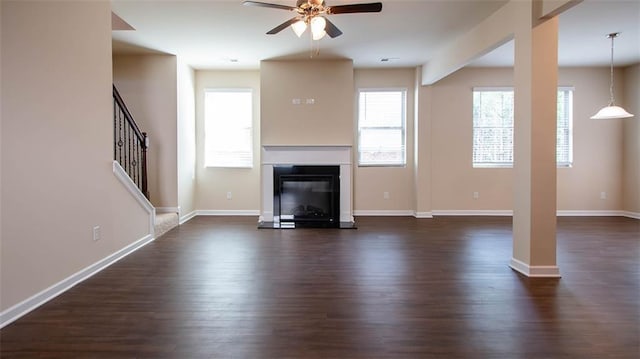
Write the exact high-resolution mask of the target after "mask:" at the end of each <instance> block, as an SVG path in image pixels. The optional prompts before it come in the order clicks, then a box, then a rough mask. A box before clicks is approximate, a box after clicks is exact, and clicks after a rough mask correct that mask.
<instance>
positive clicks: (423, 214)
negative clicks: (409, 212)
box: [413, 212, 433, 218]
mask: <svg viewBox="0 0 640 359" xmlns="http://www.w3.org/2000/svg"><path fill="white" fill-rule="evenodd" d="M413 216H414V217H416V218H433V213H432V212H413Z"/></svg>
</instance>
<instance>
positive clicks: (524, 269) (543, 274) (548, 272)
mask: <svg viewBox="0 0 640 359" xmlns="http://www.w3.org/2000/svg"><path fill="white" fill-rule="evenodd" d="M509 267H511V269H513V270H515V271H516V272H519V273H521V274H524V275H526V276H527V277H532V278H534V277H535V278H560V268H558V266H530V265H528V264H526V263H524V262H522V261H519V260H517V259H515V258H511V263H510V264H509Z"/></svg>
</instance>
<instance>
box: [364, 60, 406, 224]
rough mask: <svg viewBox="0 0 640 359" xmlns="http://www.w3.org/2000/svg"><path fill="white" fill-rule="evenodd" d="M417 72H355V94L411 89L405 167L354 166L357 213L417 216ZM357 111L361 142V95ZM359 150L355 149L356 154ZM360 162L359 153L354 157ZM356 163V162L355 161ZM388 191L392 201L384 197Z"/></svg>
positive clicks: (389, 70) (398, 70)
mask: <svg viewBox="0 0 640 359" xmlns="http://www.w3.org/2000/svg"><path fill="white" fill-rule="evenodd" d="M415 71H416V70H415V69H413V68H409V69H380V70H366V69H362V70H355V71H354V83H355V89H354V93H355V92H356V91H357V90H358V89H365V88H395V89H406V90H407V108H406V113H407V118H406V121H407V122H406V146H407V149H406V151H407V165H406V166H405V167H358V166H357V164H356V165H354V211H355V213H356V215H357V214H358V213H360V214H363V213H367V212H368V211H376V212H378V211H379V213H381V214H382V213H386V214H404V215H407V214H413V212H414V209H415V199H414V193H415V192H414V185H413V184H414V182H413V181H414V171H413V170H414V152H413V140H414V132H413V129H414V115H415V112H414V111H413V109H414V100H415V96H414V86H415V80H416V79H415ZM354 104H355V107H356V110H355V111H354V112H353V115H352V117H353V120H352V124H353V127H354V130H353V131H354V133H355V135H354V136H355V137H354V140H353V141H354V143H357V138H356V137H357V121H356V118H357V95H355V96H354ZM355 150H356V149H354V151H355ZM354 161H357V154H355V155H354ZM354 163H355V162H354ZM384 192H388V193H389V198H388V199H385V198H384Z"/></svg>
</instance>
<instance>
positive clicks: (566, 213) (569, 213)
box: [558, 210, 624, 217]
mask: <svg viewBox="0 0 640 359" xmlns="http://www.w3.org/2000/svg"><path fill="white" fill-rule="evenodd" d="M620 216H624V212H623V211H612V210H604V211H590V210H559V211H558V217H620Z"/></svg>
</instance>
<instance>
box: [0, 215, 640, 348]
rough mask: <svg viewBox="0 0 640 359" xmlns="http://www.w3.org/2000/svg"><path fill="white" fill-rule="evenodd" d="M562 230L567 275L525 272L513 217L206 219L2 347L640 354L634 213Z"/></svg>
mask: <svg viewBox="0 0 640 359" xmlns="http://www.w3.org/2000/svg"><path fill="white" fill-rule="evenodd" d="M557 242H558V264H559V267H560V271H561V274H562V278H561V279H541V278H538V279H531V278H526V277H523V276H521V275H519V274H518V273H516V272H514V271H512V270H511V269H510V268H509V267H508V263H509V260H510V258H511V248H512V247H511V246H512V244H511V219H510V218H508V217H437V218H435V219H414V218H402V217H392V218H389V217H384V218H382V217H362V218H358V229H357V230H339V229H311V228H303V229H296V230H270V229H262V230H258V229H256V220H255V218H241V217H196V218H194V219H192V220H191V221H189V222H187V223H186V224H184V225H182V226H180V227H178V228H175V229H174V230H172V231H170V232H168V233H167V234H165V235H164V236H163V237H161V238H160V239H158V240H156V241H154V242H153V243H151V244H149V245H147V246H145V247H143V248H142V249H140V250H138V251H137V252H135V253H133V254H131V255H129V256H128V257H126V258H124V259H122V260H121V261H119V262H117V263H115V264H114V265H112V266H110V267H109V268H107V269H105V270H103V271H102V272H100V273H98V274H96V275H95V276H93V277H91V278H89V279H88V280H86V281H85V282H83V283H81V284H80V285H78V286H76V287H74V288H72V289H71V290H69V291H68V292H66V293H64V294H63V295H60V296H58V297H57V298H55V299H53V300H52V301H50V302H48V303H47V304H45V305H43V306H42V307H40V308H38V309H37V310H35V311H33V312H32V313H29V314H28V315H26V316H24V317H23V318H21V319H19V320H18V321H16V322H14V323H12V324H10V325H8V326H7V327H5V328H3V329H2V330H1V331H0V357H2V358H75V357H77V358H625V359H626V358H635V359H637V358H638V357H640V299H639V298H640V264H639V263H640V221H638V220H633V219H628V218H620V217H597V218H572V217H561V218H559V219H558V241H557Z"/></svg>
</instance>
